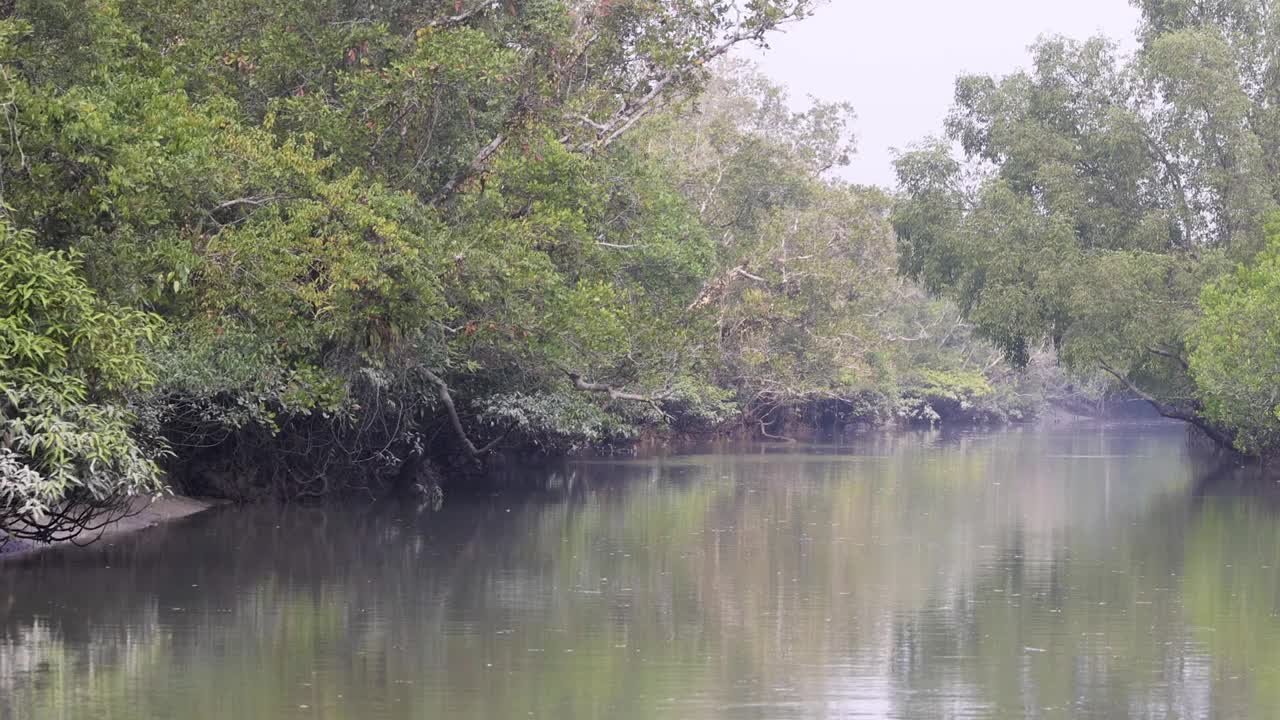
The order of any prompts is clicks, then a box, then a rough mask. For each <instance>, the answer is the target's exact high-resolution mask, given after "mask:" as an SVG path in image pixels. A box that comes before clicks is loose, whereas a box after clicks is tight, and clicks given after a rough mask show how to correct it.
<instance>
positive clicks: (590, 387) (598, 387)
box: [566, 372, 671, 403]
mask: <svg viewBox="0 0 1280 720" xmlns="http://www.w3.org/2000/svg"><path fill="white" fill-rule="evenodd" d="M566 374H567V375H568V376H569V379H570V380H571V381H573V387H574V388H576V389H578V390H581V391H583V392H595V393H603V394H605V395H608V396H609V399H610V400H631V401H634V402H645V403H657V402H660V401H662V400H666V399H667V398H669V397H671V393H670V391H668V392H664V393H661V394H658V395H638V394H636V393H629V392H624V391H622V390H619V389H617V388H615V387H613V386H612V385H606V384H605V383H593V382H587V381H586V380H583V379H582V376H581V375H579V374H578V373H576V372H566Z"/></svg>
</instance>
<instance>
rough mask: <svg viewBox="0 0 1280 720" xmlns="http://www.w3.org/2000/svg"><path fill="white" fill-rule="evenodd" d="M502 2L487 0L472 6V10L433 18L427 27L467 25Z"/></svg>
mask: <svg viewBox="0 0 1280 720" xmlns="http://www.w3.org/2000/svg"><path fill="white" fill-rule="evenodd" d="M501 4H502V0H486V1H485V2H482V3H480V4H479V5H476V6H475V7H473V8H471V9H470V10H467V11H465V12H461V13H458V14H457V15H450V16H448V17H442V18H440V19H438V20H432V21H431V22H429V23H427V25H426V27H427V28H430V29H432V30H448V29H449V28H455V27H458V26H461V25H466V24H467V23H468V22H471V19H472V18H475V17H477V16H480V15H483V14H484V13H487V12H489V11H490V10H494V9H496V8H497V7H498V6H500V5H501Z"/></svg>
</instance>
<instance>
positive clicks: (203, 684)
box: [0, 424, 1280, 720]
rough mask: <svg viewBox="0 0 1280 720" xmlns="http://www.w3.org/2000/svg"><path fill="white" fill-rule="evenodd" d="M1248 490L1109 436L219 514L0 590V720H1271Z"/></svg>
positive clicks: (1135, 433)
mask: <svg viewBox="0 0 1280 720" xmlns="http://www.w3.org/2000/svg"><path fill="white" fill-rule="evenodd" d="M1242 472H1243V471H1236V470H1233V469H1230V468H1226V469H1224V468H1215V467H1214V466H1213V465H1212V464H1211V463H1207V462H1203V461H1201V460H1198V459H1196V458H1194V457H1192V455H1191V454H1190V452H1189V451H1188V450H1187V448H1186V442H1185V435H1184V432H1183V430H1182V428H1181V427H1179V426H1171V425H1164V424H1111V425H1107V426H1104V427H1101V428H1091V429H1087V430H1074V429H1058V430H1052V429H1050V430H1013V431H1007V432H992V433H982V432H973V433H957V434H948V435H942V434H936V433H928V434H905V435H894V434H886V435H874V436H869V437H867V438H863V439H858V440H856V441H854V442H852V443H850V444H844V445H801V446H753V447H748V448H735V449H732V450H724V451H721V452H718V453H708V454H698V455H687V456H667V457H656V458H645V459H620V460H613V459H595V460H578V461H567V462H561V463H556V464H554V465H550V466H546V467H536V468H535V467H527V468H524V469H520V470H509V471H508V474H509V475H510V476H511V477H507V478H504V479H505V480H507V481H508V484H509V485H523V486H524V487H525V488H526V489H525V490H523V491H520V490H515V489H512V488H511V487H508V488H506V489H504V491H503V492H502V493H500V494H494V495H477V496H470V497H468V496H464V495H462V494H458V493H455V494H453V495H451V496H450V497H449V498H447V500H446V503H445V505H444V507H443V508H442V509H441V510H440V511H438V512H433V511H431V510H429V509H427V510H423V511H421V512H415V511H414V510H412V509H407V508H403V507H388V506H369V507H365V508H351V507H345V508H332V509H327V508H308V507H292V508H284V509H280V508H263V507H253V508H237V509H232V510H229V511H215V512H213V513H210V514H207V515H203V516H199V517H196V518H192V519H190V520H189V521H186V522H183V523H179V524H175V525H173V526H169V527H161V528H156V529H153V530H150V531H147V532H145V533H142V534H140V535H138V536H135V537H131V538H127V539H124V540H121V541H117V542H115V543H114V544H112V545H102V546H98V547H95V548H93V549H90V550H88V551H84V550H76V551H70V550H69V551H54V552H49V553H45V554H42V555H38V556H34V557H29V558H27V559H24V560H21V561H18V562H10V563H7V564H4V565H0V718H2V719H4V720H10V719H13V720H19V719H27V718H33V719H34V718H95V719H97V718H170V717H171V718H191V719H196V720H202V719H205V718H210V719H212V718H237V719H239V718H284V717H298V718H353V719H354V718H360V719H370V720H381V719H392V718H397V719H398V718H428V717H440V718H446V717H447V718H525V717H539V718H560V719H566V720H567V719H575V718H693V719H698V718H806V719H808V718H857V717H867V718H883V717H891V718H932V717H954V718H1006V717H1007V718H1021V717H1043V718H1167V717H1185V718H1192V717H1195V718H1200V717H1224V718H1226V717H1230V718H1246V717H1257V718H1266V717H1275V716H1276V713H1277V712H1280V710H1277V708H1280V617H1277V612H1278V611H1280V569H1278V566H1280V523H1278V522H1277V517H1276V515H1277V513H1278V512H1280V502H1277V499H1276V498H1277V497H1280V494H1277V493H1274V492H1272V491H1271V490H1270V488H1271V487H1272V486H1273V485H1274V483H1265V482H1263V481H1261V480H1259V479H1258V478H1248V477H1245V476H1244V475H1242Z"/></svg>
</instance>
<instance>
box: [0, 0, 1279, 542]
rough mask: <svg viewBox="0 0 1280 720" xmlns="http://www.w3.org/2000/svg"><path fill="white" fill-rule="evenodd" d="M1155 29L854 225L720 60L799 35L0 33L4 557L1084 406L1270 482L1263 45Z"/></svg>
mask: <svg viewBox="0 0 1280 720" xmlns="http://www.w3.org/2000/svg"><path fill="white" fill-rule="evenodd" d="M840 1H841V2H843V1H845V0H840ZM1136 4H1137V5H1138V6H1139V9H1140V10H1141V13H1142V21H1141V27H1140V29H1139V44H1138V47H1137V49H1136V51H1134V52H1133V53H1123V52H1121V51H1120V50H1119V49H1118V47H1117V46H1116V45H1115V44H1114V43H1113V42H1112V41H1109V40H1107V39H1105V38H1093V39H1084V40H1073V39H1068V38H1062V37H1053V36H1049V37H1044V38H1041V39H1040V40H1038V41H1036V43H1035V44H1034V45H1033V46H1032V48H1031V59H1030V63H1029V64H1028V66H1027V68H1026V69H1025V70H1023V71H1020V72H1017V73H1014V74H1011V75H1008V76H1004V77H989V76H961V77H959V78H957V80H956V84H955V98H954V105H953V109H952V111H951V112H950V114H949V115H948V117H947V120H946V122H945V125H944V126H943V127H940V128H939V135H938V136H937V137H934V138H921V139H920V142H919V143H918V144H917V145H915V146H914V147H912V148H910V149H908V150H906V151H904V152H902V153H901V155H900V156H899V158H898V162H897V173H898V185H897V187H895V188H877V187H867V186H859V185H853V184H850V183H848V182H846V181H844V180H842V179H841V178H840V175H839V172H838V170H839V169H840V168H841V167H842V166H843V165H845V164H847V163H848V162H849V161H850V158H851V157H852V156H853V154H854V153H855V152H856V143H855V141H854V130H855V125H854V113H853V108H852V107H851V106H850V105H848V104H845V103H843V102H826V101H821V100H816V101H813V102H811V103H809V104H808V105H807V106H804V107H803V108H802V109H797V108H798V107H801V106H799V105H797V103H796V102H795V101H794V100H793V99H791V98H789V97H788V96H787V93H786V90H785V89H784V88H782V87H780V86H778V85H776V84H775V83H773V82H771V81H770V80H769V79H767V78H766V77H765V76H764V75H762V74H761V73H760V72H758V71H757V70H756V69H755V68H754V67H753V66H752V65H751V64H750V63H748V62H745V61H743V60H742V59H741V55H740V52H739V51H741V50H742V49H744V48H748V47H759V46H765V45H767V43H768V41H769V39H770V37H771V36H772V35H773V34H774V33H775V32H778V31H782V30H785V29H786V28H787V27H788V26H789V25H790V24H792V23H796V22H803V21H804V20H805V18H806V17H808V16H809V15H811V14H812V12H813V11H814V10H815V9H816V8H817V6H818V5H819V3H818V2H817V0H748V1H746V2H733V1H731V0H377V1H376V2H358V1H357V0H181V1H180V2H175V1H173V0H0V113H2V115H3V127H2V128H0V130H2V132H0V390H2V392H0V541H2V539H3V538H23V539H30V540H35V541H38V542H48V541H53V540H60V539H65V538H69V537H74V536H75V535H77V534H79V533H81V532H83V531H85V530H93V529H95V528H97V527H99V526H100V525H101V523H103V522H106V521H108V520H110V519H111V518H113V517H117V516H119V514H120V513H122V512H125V510H126V508H127V503H128V501H129V498H131V497H133V496H137V495H146V494H152V493H161V492H170V491H172V492H177V493H180V494H192V495H208V496H217V497H224V498H231V499H235V500H240V501H245V500H253V499H259V498H276V499H286V500H305V499H314V498H322V497H332V496H343V495H346V494H353V493H354V494H359V495H364V496H367V495H381V494H386V493H390V492H403V491H410V492H415V493H426V494H429V495H434V494H438V492H439V487H440V485H441V484H442V483H446V484H447V483H448V482H450V481H457V479H458V478H464V477H466V476H467V475H468V474H471V473H475V472H479V471H480V469H481V468H483V467H484V466H485V464H486V463H487V462H489V460H490V459H491V458H492V457H494V456H495V455H497V454H500V453H507V452H537V453H550V454H555V453H567V452H572V451H575V450H580V449H584V448H626V447H630V446H633V445H635V444H636V443H639V442H642V441H648V440H658V441H661V440H665V439H674V438H683V437H712V436H724V435H728V434H742V435H748V436H751V437H756V438H762V439H767V440H772V441H779V442H781V441H785V440H787V439H790V438H792V437H793V436H794V435H795V434H797V433H800V432H802V431H804V429H806V428H813V427H820V426H829V425H841V426H845V425H850V426H851V425H858V426H863V425H865V426H880V425H886V424H893V423H898V424H924V425H936V424H940V423H944V424H945V423H978V424H1001V423H1008V422H1021V421H1029V420H1032V419H1034V418H1035V417H1036V416H1037V415H1038V414H1040V413H1041V412H1043V411H1044V409H1045V408H1052V407H1058V406H1063V405H1066V406H1070V407H1077V408H1078V407H1089V406H1096V405H1097V404H1098V403H1099V402H1100V401H1104V400H1107V399H1111V400H1124V399H1140V400H1142V401H1145V402H1146V403H1148V404H1150V405H1151V406H1152V407H1154V408H1155V409H1156V411H1158V412H1159V413H1160V414H1161V415H1163V416H1166V417H1168V418H1173V419H1177V420H1181V421H1184V422H1186V423H1187V424H1188V425H1190V426H1192V427H1194V428H1195V429H1196V431H1197V432H1198V433H1201V434H1202V435H1203V436H1205V437H1207V438H1209V439H1210V440H1211V441H1212V442H1214V443H1216V444H1217V445H1218V446H1220V447H1221V448H1223V449H1224V451H1229V452H1233V453H1238V454H1239V455H1241V456H1244V457H1251V458H1257V459H1262V460H1265V459H1267V458H1268V457H1274V456H1275V455H1276V454H1278V453H1280V214H1277V211H1278V210H1280V30H1277V28H1280V8H1273V6H1272V4H1271V3H1269V2H1264V1H1263V0H1220V1H1217V2H1201V1H1197V0H1138V1H1137V2H1136Z"/></svg>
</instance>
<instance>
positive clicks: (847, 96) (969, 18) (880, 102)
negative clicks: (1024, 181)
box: [752, 0, 1138, 185]
mask: <svg viewBox="0 0 1280 720" xmlns="http://www.w3.org/2000/svg"><path fill="white" fill-rule="evenodd" d="M1137 22H1138V14H1137V11H1136V10H1134V9H1133V8H1132V7H1130V6H1129V3H1128V2H1127V0H830V2H829V3H828V4H827V5H826V6H824V7H822V8H820V9H819V10H818V12H817V14H816V15H815V16H814V17H812V18H809V19H807V20H805V21H804V22H801V23H799V24H798V25H794V26H791V27H790V28H789V29H788V30H787V32H786V34H784V35H775V36H773V38H772V40H771V41H770V45H771V49H770V50H768V51H766V52H765V53H763V54H762V55H758V56H757V55H756V54H755V53H752V56H753V59H755V60H756V61H757V62H758V63H759V64H760V66H761V68H762V69H763V70H764V71H765V72H766V73H767V74H768V75H769V76H770V77H772V78H774V79H775V80H776V81H779V82H781V83H783V84H785V85H786V86H787V87H788V88H790V91H791V95H792V101H793V102H794V103H796V104H802V103H803V102H804V100H805V98H806V97H807V96H809V95H813V96H816V97H820V98H823V99H826V100H847V101H849V102H851V103H853V106H854V108H855V109H856V110H857V113H858V120H857V124H856V126H855V128H854V129H855V133H856V134H857V138H858V155H857V156H856V157H855V158H854V159H853V164H852V165H851V166H850V167H849V168H847V169H846V170H845V171H844V172H843V173H842V175H844V176H845V177H846V178H848V179H849V180H852V181H855V182H860V183H874V184H879V185H892V184H893V182H894V178H893V166H892V151H891V148H895V147H896V148H905V147H906V146H908V145H910V144H911V143H913V142H915V141H917V140H919V139H921V138H923V137H925V136H927V135H931V134H933V135H936V134H938V133H939V132H940V131H941V129H942V121H943V118H944V117H945V116H946V112H947V109H948V108H949V107H950V105H951V94H952V88H953V81H954V80H955V77H956V75H958V74H961V73H964V72H981V73H993V74H1005V73H1008V72H1010V71H1013V70H1016V69H1017V68H1020V67H1025V66H1026V65H1027V63H1028V55H1027V46H1028V45H1030V44H1031V43H1032V42H1033V41H1034V40H1035V39H1036V37H1037V36H1039V35H1042V34H1061V35H1066V36H1068V37H1074V38H1085V37H1088V36H1091V35H1096V34H1099V33H1102V34H1104V35H1107V36H1109V37H1112V38H1115V39H1116V40H1117V41H1119V42H1120V43H1121V47H1123V48H1126V49H1131V48H1132V47H1133V45H1134V41H1133V31H1134V28H1136V27H1137Z"/></svg>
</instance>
